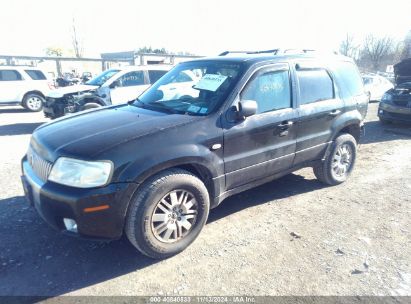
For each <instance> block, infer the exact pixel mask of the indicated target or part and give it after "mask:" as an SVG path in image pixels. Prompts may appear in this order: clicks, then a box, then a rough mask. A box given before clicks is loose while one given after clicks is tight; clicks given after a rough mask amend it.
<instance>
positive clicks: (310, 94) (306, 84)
mask: <svg viewBox="0 0 411 304" xmlns="http://www.w3.org/2000/svg"><path fill="white" fill-rule="evenodd" d="M297 77H298V83H299V86H300V104H306V103H312V102H316V101H321V100H327V99H332V98H334V88H333V82H332V80H331V77H330V75H329V74H328V73H327V71H326V70H323V69H318V70H299V71H297Z"/></svg>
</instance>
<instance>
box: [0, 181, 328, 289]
mask: <svg viewBox="0 0 411 304" xmlns="http://www.w3.org/2000/svg"><path fill="white" fill-rule="evenodd" d="M321 187H323V185H322V184H320V183H319V182H317V181H316V180H306V179H304V177H302V176H299V175H295V174H290V175H287V176H285V177H283V178H281V179H278V180H276V181H273V182H271V183H268V184H265V185H263V186H260V187H258V188H255V189H253V190H250V191H247V192H244V193H242V194H239V195H236V196H233V197H231V198H229V199H227V200H225V201H224V202H223V203H222V205H220V206H219V207H217V208H216V209H213V210H212V211H211V213H210V217H209V221H208V222H213V221H216V220H218V219H221V218H223V217H227V216H230V215H231V214H233V213H236V212H239V211H241V210H244V209H246V208H249V207H251V206H256V205H260V204H264V203H267V202H269V201H271V200H275V199H280V198H284V197H288V196H292V195H296V194H299V193H305V192H310V191H314V190H316V189H319V188H321ZM182 254H184V252H183V253H182ZM156 262H157V261H155V260H152V259H149V258H147V257H145V256H143V255H142V254H140V253H139V252H138V251H137V250H136V249H134V247H132V246H131V245H130V243H129V242H128V241H127V240H126V239H125V238H123V239H121V240H119V241H113V242H108V243H102V242H92V241H85V240H80V239H76V238H71V237H68V236H64V235H61V234H60V233H58V232H55V231H54V230H52V229H51V228H49V227H48V225H47V224H45V223H44V222H43V221H42V220H41V219H40V218H39V216H38V215H37V213H36V212H35V210H34V209H33V208H31V207H29V206H28V205H27V203H26V200H25V198H24V197H23V196H18V197H12V198H7V199H3V200H0V295H27V296H56V295H62V294H65V293H67V292H70V291H74V290H78V289H81V288H85V287H88V286H91V285H94V284H97V283H100V282H104V281H107V280H110V279H113V278H116V277H119V276H121V275H124V274H127V273H130V272H135V271H138V270H139V269H142V268H145V267H150V266H151V265H153V264H154V263H156Z"/></svg>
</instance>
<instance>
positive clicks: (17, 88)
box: [0, 69, 25, 103]
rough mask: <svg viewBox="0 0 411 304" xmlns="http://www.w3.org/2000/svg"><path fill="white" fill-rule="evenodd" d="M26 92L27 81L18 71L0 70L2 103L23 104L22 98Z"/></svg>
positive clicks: (0, 96)
mask: <svg viewBox="0 0 411 304" xmlns="http://www.w3.org/2000/svg"><path fill="white" fill-rule="evenodd" d="M24 90H25V81H24V79H23V77H22V75H21V74H20V73H19V72H18V71H16V70H13V69H7V70H6V69H4V70H3V69H1V70H0V102H3V103H6V102H21V100H20V96H21V94H22V93H23V91H24Z"/></svg>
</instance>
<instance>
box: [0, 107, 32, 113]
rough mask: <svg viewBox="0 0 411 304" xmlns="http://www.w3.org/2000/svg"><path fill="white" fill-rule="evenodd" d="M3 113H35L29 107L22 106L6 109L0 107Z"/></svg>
mask: <svg viewBox="0 0 411 304" xmlns="http://www.w3.org/2000/svg"><path fill="white" fill-rule="evenodd" d="M2 113H27V114H29V113H33V112H31V111H29V110H27V109H24V108H21V107H16V108H6V109H1V108H0V114H2Z"/></svg>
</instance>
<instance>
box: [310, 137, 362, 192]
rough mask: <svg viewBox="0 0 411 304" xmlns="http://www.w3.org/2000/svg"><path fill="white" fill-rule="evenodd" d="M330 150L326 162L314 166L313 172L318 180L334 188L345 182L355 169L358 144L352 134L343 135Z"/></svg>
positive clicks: (334, 142)
mask: <svg viewBox="0 0 411 304" xmlns="http://www.w3.org/2000/svg"><path fill="white" fill-rule="evenodd" d="M330 149H331V150H330V153H329V154H328V155H327V156H326V157H325V159H324V161H322V162H321V163H320V164H318V165H316V166H314V167H313V170H314V175H315V176H316V177H317V179H318V180H320V181H321V182H323V183H325V184H328V185H332V186H334V185H338V184H341V183H343V182H345V181H346V180H347V178H348V177H349V176H350V174H351V172H352V170H353V169H354V165H355V160H356V156H357V142H356V140H355V138H354V137H353V136H352V135H351V134H341V135H339V136H338V137H337V138H336V139H335V140H334V141H333V143H332V144H331V148H330Z"/></svg>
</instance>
